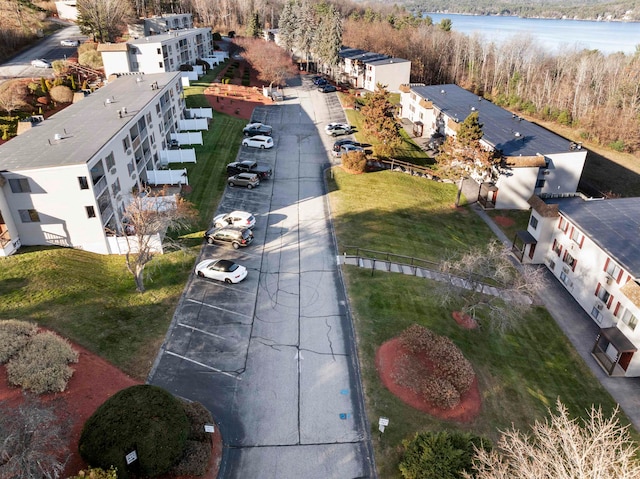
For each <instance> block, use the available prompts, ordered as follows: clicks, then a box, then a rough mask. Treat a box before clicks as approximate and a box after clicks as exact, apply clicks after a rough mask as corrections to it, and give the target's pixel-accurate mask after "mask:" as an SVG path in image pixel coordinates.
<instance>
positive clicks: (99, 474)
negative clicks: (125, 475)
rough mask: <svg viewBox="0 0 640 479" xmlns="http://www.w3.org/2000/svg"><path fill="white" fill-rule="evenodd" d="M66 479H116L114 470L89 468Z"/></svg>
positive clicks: (116, 475)
mask: <svg viewBox="0 0 640 479" xmlns="http://www.w3.org/2000/svg"><path fill="white" fill-rule="evenodd" d="M67 479H118V474H117V471H116V470H115V468H113V467H110V468H109V469H106V470H105V469H101V468H99V467H89V468H87V469H83V470H82V471H79V472H78V475H77V476H71V477H69V478H67Z"/></svg>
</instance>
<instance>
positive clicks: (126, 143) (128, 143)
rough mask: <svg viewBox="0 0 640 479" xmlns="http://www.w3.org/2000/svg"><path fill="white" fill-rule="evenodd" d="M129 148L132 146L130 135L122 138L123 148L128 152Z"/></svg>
mask: <svg viewBox="0 0 640 479" xmlns="http://www.w3.org/2000/svg"><path fill="white" fill-rule="evenodd" d="M129 148H131V140H129V136H128V135H127V136H125V137H124V139H123V140H122V150H123V151H124V152H125V153H126V152H127V150H128V149H129Z"/></svg>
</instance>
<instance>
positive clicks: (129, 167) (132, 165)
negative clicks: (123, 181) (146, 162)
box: [127, 160, 135, 174]
mask: <svg viewBox="0 0 640 479" xmlns="http://www.w3.org/2000/svg"><path fill="white" fill-rule="evenodd" d="M127 169H128V170H129V174H131V173H133V172H134V171H135V166H134V164H133V160H131V161H130V162H129V163H127Z"/></svg>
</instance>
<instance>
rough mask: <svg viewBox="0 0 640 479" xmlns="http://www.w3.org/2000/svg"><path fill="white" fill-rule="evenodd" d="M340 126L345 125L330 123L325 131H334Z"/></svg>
mask: <svg viewBox="0 0 640 479" xmlns="http://www.w3.org/2000/svg"><path fill="white" fill-rule="evenodd" d="M338 125H344V123H335V122H333V123H329V124H328V125H327V126H325V127H324V130H325V131H329V130H332V129H333V128H335V127H336V126H338Z"/></svg>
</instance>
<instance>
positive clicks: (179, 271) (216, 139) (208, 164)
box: [0, 69, 245, 380]
mask: <svg viewBox="0 0 640 479" xmlns="http://www.w3.org/2000/svg"><path fill="white" fill-rule="evenodd" d="M216 74H217V70H215V69H214V71H212V72H209V73H208V74H207V75H206V76H204V77H203V78H201V79H200V80H199V81H197V82H193V86H192V87H190V88H187V89H185V96H186V101H187V105H188V106H189V107H197V106H205V107H206V106H209V104H208V101H207V99H206V97H205V96H204V89H205V88H206V87H207V86H208V85H209V83H210V82H211V80H212V79H213V78H215V75H216ZM244 123H245V122H244V121H243V120H239V119H236V118H232V117H229V116H227V115H222V114H217V113H214V118H213V122H212V123H211V125H210V128H209V131H207V132H203V140H204V145H202V146H197V147H196V156H197V163H195V164H188V166H187V170H188V174H189V183H190V186H191V187H192V192H191V193H189V194H188V195H186V197H187V199H188V200H189V201H191V202H192V203H194V205H195V207H196V208H197V209H198V211H199V213H200V218H199V221H198V222H197V224H195V225H194V226H193V227H192V228H191V230H190V231H186V232H182V233H184V234H183V239H184V241H183V242H184V244H185V246H186V248H185V250H184V251H179V252H172V253H168V254H164V255H159V256H156V257H155V258H154V259H153V260H152V261H151V262H150V263H149V264H148V265H147V267H146V269H145V272H146V278H147V279H146V282H145V285H146V287H147V291H146V292H145V293H144V294H139V293H136V291H135V285H134V282H133V277H132V276H131V274H130V273H129V272H128V271H127V270H126V267H125V264H124V258H123V257H122V256H115V255H114V256H103V255H98V254H92V253H87V252H83V251H79V250H72V249H59V248H22V249H21V250H20V254H16V255H14V256H10V257H8V258H1V259H0V261H1V262H2V267H1V268H0V296H1V297H2V301H0V317H1V318H6V319H12V318H15V319H23V320H30V321H35V322H36V323H38V324H40V325H42V326H45V327H47V328H51V329H53V330H55V331H57V332H58V333H59V334H61V335H62V336H64V337H67V338H69V339H71V340H72V341H74V342H76V343H78V344H80V345H81V346H83V347H85V348H87V349H89V350H90V351H92V352H94V353H96V354H98V355H99V356H101V357H103V358H105V359H106V360H108V361H110V362H111V363H113V364H115V365H116V366H118V367H119V368H120V369H122V370H123V371H125V372H127V373H129V374H130V375H132V376H134V377H136V378H137V379H141V380H143V379H145V377H146V375H147V374H148V372H149V369H150V367H151V365H152V363H153V360H154V359H155V356H156V354H157V351H158V348H159V346H160V344H161V343H162V340H163V338H164V336H165V334H166V332H167V328H168V326H169V323H170V321H171V318H172V316H173V311H174V310H175V307H176V304H177V303H178V299H179V298H180V295H181V294H182V291H183V289H184V285H185V282H186V280H187V277H188V275H189V273H190V271H191V268H192V267H193V263H194V261H195V258H196V256H197V254H198V252H199V250H200V245H201V244H202V235H201V234H200V231H202V230H203V229H205V228H206V227H207V226H208V224H209V222H210V221H211V216H212V214H213V212H214V211H215V209H216V206H217V204H218V202H219V200H220V198H221V196H222V192H223V191H224V187H225V179H226V175H225V167H226V165H227V163H229V162H230V161H233V160H234V159H235V157H236V155H237V152H238V148H239V147H240V141H241V140H240V138H241V136H242V127H243V126H244ZM183 167H184V166H183V165H177V166H176V168H183Z"/></svg>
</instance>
